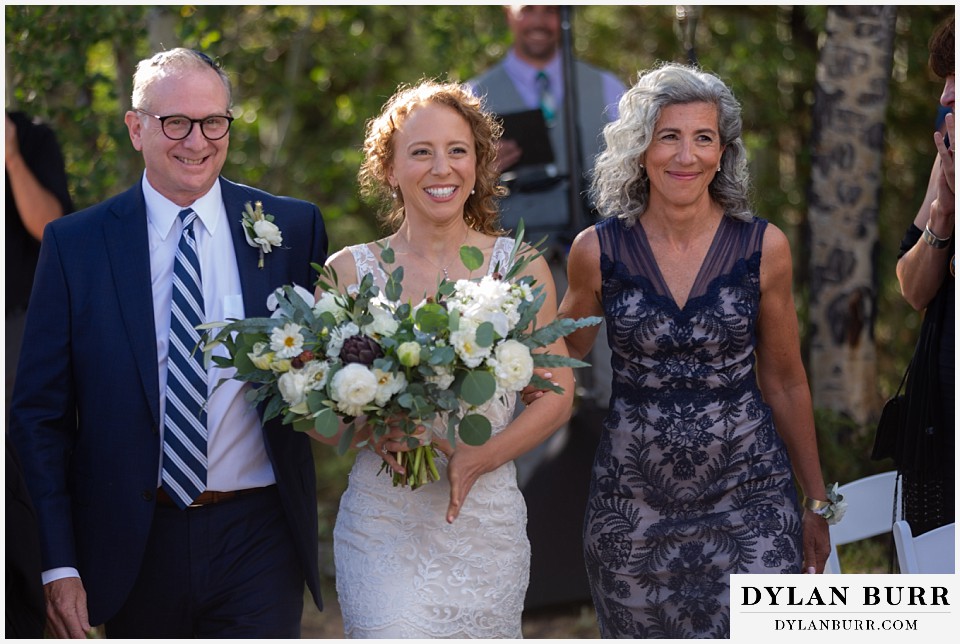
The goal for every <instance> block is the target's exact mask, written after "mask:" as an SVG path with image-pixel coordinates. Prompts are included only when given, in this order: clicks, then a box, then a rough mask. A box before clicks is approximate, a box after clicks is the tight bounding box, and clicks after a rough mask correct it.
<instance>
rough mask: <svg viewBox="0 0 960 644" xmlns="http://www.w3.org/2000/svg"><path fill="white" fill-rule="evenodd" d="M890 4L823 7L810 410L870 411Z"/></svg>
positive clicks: (813, 196) (892, 17) (813, 204)
mask: <svg viewBox="0 0 960 644" xmlns="http://www.w3.org/2000/svg"><path fill="white" fill-rule="evenodd" d="M896 11H897V8H896V7H895V6H854V5H846V6H832V7H830V8H829V10H828V13H827V22H826V29H825V40H824V42H823V46H822V49H821V52H820V61H819V63H818V65H817V71H816V86H815V93H814V107H813V132H812V138H811V142H812V161H813V167H812V182H811V193H810V200H809V202H810V210H809V224H810V246H809V247H810V253H811V254H810V264H809V266H810V380H811V386H812V390H813V404H814V407H815V408H824V409H829V410H832V411H834V412H837V413H840V414H842V415H844V416H847V417H848V418H850V419H852V420H854V421H856V422H857V423H860V424H863V423H867V422H869V421H870V420H872V419H873V418H875V417H876V410H877V407H878V404H879V398H878V392H877V387H876V380H877V378H876V376H877V374H876V346H875V342H874V334H873V328H874V322H875V320H876V303H877V284H878V276H877V274H876V272H877V263H876V255H875V254H876V252H877V250H878V248H877V240H878V232H877V215H878V211H879V198H880V186H881V183H882V177H881V161H882V156H883V143H884V128H883V123H884V115H885V112H886V108H887V101H888V97H889V92H888V88H889V81H890V70H891V63H892V56H893V42H894V26H895V22H896Z"/></svg>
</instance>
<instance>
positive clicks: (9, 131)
mask: <svg viewBox="0 0 960 644" xmlns="http://www.w3.org/2000/svg"><path fill="white" fill-rule="evenodd" d="M5 145H6V147H5V148H4V157H5V158H4V162H5V163H4V175H5V179H6V193H7V194H6V220H7V221H6V272H7V276H6V293H5V300H6V327H5V336H6V341H5V343H6V352H7V353H6V371H5V374H6V404H5V406H4V415H5V417H7V416H8V414H9V411H10V395H11V392H12V391H13V382H14V377H15V375H16V369H17V360H18V358H19V356H20V343H21V341H22V340H23V324H24V320H25V318H26V313H27V302H28V300H29V298H30V289H31V287H32V286H33V272H34V270H35V269H36V267H37V257H38V256H39V255H40V239H41V237H42V235H43V229H44V227H45V226H46V225H47V224H48V223H49V222H51V221H53V220H54V219H59V218H60V217H62V216H63V215H65V214H67V213H69V212H71V211H72V210H73V203H72V201H71V200H70V192H69V190H68V187H67V172H66V168H65V164H64V161H63V153H62V152H61V150H60V145H59V143H58V142H57V137H56V134H55V133H54V131H53V129H52V128H51V127H50V126H49V125H47V124H46V123H44V122H43V121H42V120H40V119H39V118H36V117H31V116H30V115H28V114H26V113H24V112H21V111H7V112H6V139H5ZM7 420H9V417H7ZM6 445H7V455H6V459H7V461H6V462H7V465H6V506H5V511H4V516H5V518H6V529H5V533H6V555H5V559H4V567H5V571H4V572H5V575H4V576H5V577H6V595H5V599H4V602H5V609H6V610H5V612H6V631H5V634H6V636H7V637H17V638H20V637H31V638H39V637H43V629H44V624H45V620H44V602H43V588H42V585H41V583H40V544H39V541H40V540H39V537H38V534H37V517H36V512H35V511H34V508H33V504H32V503H31V501H30V497H29V495H28V494H27V492H26V486H25V484H24V481H23V476H22V473H21V470H20V462H19V459H18V458H17V455H16V451H15V450H14V448H13V447H12V446H11V444H10V440H9V438H8V439H7V442H6Z"/></svg>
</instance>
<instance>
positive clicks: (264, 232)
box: [241, 201, 283, 268]
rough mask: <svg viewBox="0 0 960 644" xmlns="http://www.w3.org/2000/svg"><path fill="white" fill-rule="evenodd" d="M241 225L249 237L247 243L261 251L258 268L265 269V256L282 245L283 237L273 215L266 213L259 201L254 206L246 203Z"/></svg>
mask: <svg viewBox="0 0 960 644" xmlns="http://www.w3.org/2000/svg"><path fill="white" fill-rule="evenodd" d="M241 223H242V224H243V232H244V234H245V235H246V237H247V243H248V244H250V245H251V246H253V247H254V248H259V249H260V261H259V263H257V268H263V254H264V253H269V252H270V251H271V250H273V247H274V246H279V245H280V244H282V243H283V235H282V234H281V233H280V229H279V228H278V227H277V225H276V224H275V223H273V215H268V214H266V213H264V212H263V204H262V203H260V202H259V201H258V202H256V203H254V204H253V205H251V204H250V202H249V201H248V202H247V203H246V205H245V206H244V211H243V219H242V220H241Z"/></svg>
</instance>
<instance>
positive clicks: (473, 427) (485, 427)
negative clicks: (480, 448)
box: [460, 414, 493, 446]
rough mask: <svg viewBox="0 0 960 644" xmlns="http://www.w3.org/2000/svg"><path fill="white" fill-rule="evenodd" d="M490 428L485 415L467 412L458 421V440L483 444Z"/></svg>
mask: <svg viewBox="0 0 960 644" xmlns="http://www.w3.org/2000/svg"><path fill="white" fill-rule="evenodd" d="M492 430H493V428H492V427H491V425H490V421H489V420H488V419H487V417H486V416H481V415H480V414H467V415H466V416H464V417H463V420H461V421H460V440H462V441H463V442H464V443H466V444H467V445H474V446H477V445H483V444H484V443H486V442H487V440H489V438H490V434H491V433H492Z"/></svg>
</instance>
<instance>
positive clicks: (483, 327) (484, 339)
mask: <svg viewBox="0 0 960 644" xmlns="http://www.w3.org/2000/svg"><path fill="white" fill-rule="evenodd" d="M496 336H497V333H496V331H494V330H493V324H491V323H490V322H481V323H480V326H478V327H477V333H476V340H477V346H480V347H491V346H493V341H494V340H495V339H496Z"/></svg>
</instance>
